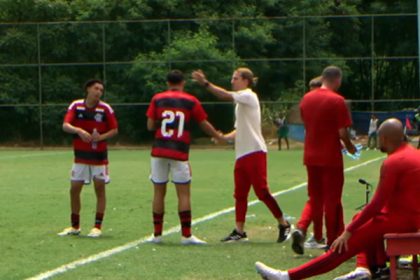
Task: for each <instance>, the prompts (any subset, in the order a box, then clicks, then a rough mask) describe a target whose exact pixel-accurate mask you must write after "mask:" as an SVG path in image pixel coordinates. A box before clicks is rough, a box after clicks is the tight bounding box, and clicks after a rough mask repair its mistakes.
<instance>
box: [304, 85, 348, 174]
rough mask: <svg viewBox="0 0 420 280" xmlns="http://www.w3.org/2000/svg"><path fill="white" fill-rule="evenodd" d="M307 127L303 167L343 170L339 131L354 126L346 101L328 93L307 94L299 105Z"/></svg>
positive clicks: (314, 91)
mask: <svg viewBox="0 0 420 280" xmlns="http://www.w3.org/2000/svg"><path fill="white" fill-rule="evenodd" d="M300 112H301V116H302V120H303V123H304V126H305V148H304V164H305V165H311V166H335V167H339V166H343V158H342V153H341V149H342V145H341V142H340V136H339V129H341V128H347V127H350V126H351V124H352V121H351V117H350V112H349V110H348V109H347V106H346V104H345V101H344V98H343V97H342V96H340V95H338V94H337V93H335V92H333V91H331V90H329V89H324V88H320V89H315V90H313V91H310V92H308V93H307V94H306V95H305V96H304V97H303V98H302V100H301V102H300Z"/></svg>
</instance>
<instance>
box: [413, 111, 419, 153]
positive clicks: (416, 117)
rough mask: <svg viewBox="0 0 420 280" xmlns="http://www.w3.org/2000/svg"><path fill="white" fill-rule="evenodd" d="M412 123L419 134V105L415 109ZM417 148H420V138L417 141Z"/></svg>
mask: <svg viewBox="0 0 420 280" xmlns="http://www.w3.org/2000/svg"><path fill="white" fill-rule="evenodd" d="M414 123H415V124H416V128H417V135H420V106H419V107H418V108H417V109H416V110H415V115H414ZM417 149H420V138H419V139H418V142H417Z"/></svg>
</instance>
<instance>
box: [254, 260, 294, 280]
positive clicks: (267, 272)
mask: <svg viewBox="0 0 420 280" xmlns="http://www.w3.org/2000/svg"><path fill="white" fill-rule="evenodd" d="M255 269H256V270H257V272H258V274H259V275H261V277H262V279H265V280H290V278H289V274H288V273H287V271H281V270H277V269H274V268H271V267H269V266H266V265H265V264H263V263H262V262H256V263H255Z"/></svg>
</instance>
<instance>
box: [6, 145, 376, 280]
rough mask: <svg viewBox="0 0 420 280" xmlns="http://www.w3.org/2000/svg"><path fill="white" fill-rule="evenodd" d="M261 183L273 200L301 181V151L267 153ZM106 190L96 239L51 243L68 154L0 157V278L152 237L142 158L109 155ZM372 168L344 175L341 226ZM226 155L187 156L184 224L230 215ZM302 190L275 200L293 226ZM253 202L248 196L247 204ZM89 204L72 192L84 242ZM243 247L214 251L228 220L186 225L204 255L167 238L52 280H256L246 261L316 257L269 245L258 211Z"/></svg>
mask: <svg viewBox="0 0 420 280" xmlns="http://www.w3.org/2000/svg"><path fill="white" fill-rule="evenodd" d="M379 156H382V155H381V154H380V153H379V152H375V151H369V152H364V154H363V158H362V159H361V160H359V161H351V160H346V167H349V166H352V165H357V164H359V163H361V162H363V161H367V160H369V159H372V158H376V157H379ZM268 159H269V165H268V166H269V183H270V188H271V190H272V192H277V191H280V190H283V189H287V188H290V187H291V186H294V185H297V184H299V183H302V182H304V181H305V180H306V172H305V169H304V167H303V165H302V151H300V150H292V151H282V152H277V151H270V153H269V158H268ZM110 161H111V165H110V172H111V179H112V182H111V184H110V185H108V186H107V197H108V208H107V212H106V215H105V221H104V235H103V237H101V238H100V239H97V240H92V239H88V238H85V237H83V236H81V237H64V238H62V237H61V238H60V237H58V236H57V235H56V233H57V232H58V231H60V230H61V229H62V228H64V227H66V226H68V223H69V197H68V191H69V180H68V178H69V170H70V167H71V162H72V153H71V151H44V152H42V151H0V178H1V180H2V183H1V188H0V196H1V201H2V203H0V213H1V219H0V236H1V238H2V241H1V245H0V250H1V252H2V266H1V267H0V279H23V278H27V277H31V276H34V275H37V274H39V273H41V272H45V271H47V270H51V269H54V268H56V267H59V266H61V265H63V264H66V263H69V262H72V261H75V260H77V259H80V258H85V257H88V256H90V255H92V254H96V253H99V252H102V251H104V250H107V249H110V248H113V247H116V246H120V245H122V244H125V243H127V242H130V241H133V240H137V239H139V238H141V237H144V236H146V235H149V234H150V233H151V232H152V223H151V198H152V186H151V183H150V182H149V180H148V174H149V151H147V150H118V151H110ZM380 163H381V161H377V162H375V163H372V164H369V165H368V166H365V167H362V168H359V169H356V170H354V171H351V172H348V173H346V185H345V192H344V196H343V203H344V208H345V216H346V220H347V221H348V220H349V219H350V218H351V217H352V215H353V214H354V213H355V210H354V209H355V207H357V206H359V205H360V204H362V203H363V202H364V195H365V192H364V187H362V186H361V185H359V184H358V183H357V180H358V178H361V177H363V178H366V179H367V180H369V181H370V182H371V183H372V184H373V185H375V184H376V182H377V178H378V172H379V166H380ZM233 164H234V153H233V151H232V150H193V151H192V152H191V165H192V168H193V186H192V204H193V218H199V217H202V216H204V215H206V214H209V213H212V212H216V211H218V210H221V209H224V208H227V207H231V206H233V197H232V190H233V176H232V173H233V171H232V169H233ZM306 198H307V197H306V189H305V188H302V189H300V190H297V191H294V192H290V193H287V194H284V195H281V196H279V197H278V201H279V203H280V206H281V207H282V209H283V211H284V212H285V213H286V214H287V215H290V216H291V217H298V216H299V215H300V211H301V210H302V207H303V204H304V202H305V201H306ZM253 199H255V196H254V194H251V196H250V200H253ZM94 208H95V196H94V193H93V190H92V187H91V186H87V187H85V189H84V190H83V193H82V213H81V226H82V230H83V234H84V235H85V234H86V233H87V232H88V231H89V229H90V228H91V226H92V224H93V220H94V212H95V211H94ZM176 209H177V208H176V196H175V191H174V188H173V187H169V189H168V194H167V199H166V216H165V224H164V228H165V229H169V228H171V227H173V226H177V225H178V217H177V211H176ZM248 216H249V217H248V220H247V232H248V235H249V237H250V240H251V241H250V242H249V243H244V244H227V245H226V244H221V243H220V242H219V240H220V238H222V237H224V236H225V235H226V234H228V233H229V232H230V231H231V230H232V228H233V225H234V213H230V214H227V215H224V216H220V217H217V218H215V219H213V220H210V221H207V222H204V223H201V224H198V225H196V226H194V229H193V231H194V234H196V235H197V236H199V237H200V238H203V239H205V240H207V241H208V242H209V245H208V246H202V247H183V246H181V245H179V240H180V235H179V233H175V234H172V235H169V236H167V237H166V238H165V239H164V240H165V244H162V245H152V244H142V245H139V246H137V247H135V248H132V249H130V250H128V251H125V252H123V253H119V254H116V255H113V256H111V257H109V258H106V259H103V260H100V261H98V262H95V263H91V264H88V265H85V266H82V267H78V268H76V269H74V270H70V271H68V272H66V273H64V274H61V275H58V276H56V277H55V279H185V280H186V279H258V277H257V275H256V273H255V270H254V262H255V261H257V260H260V261H264V262H266V263H268V264H270V265H273V266H276V267H279V268H282V269H286V268H290V267H293V266H296V265H299V264H302V263H303V262H305V261H307V260H309V259H310V258H311V257H313V256H315V255H317V254H320V252H319V251H316V250H308V251H307V253H306V254H305V256H301V257H298V256H295V255H294V254H293V253H292V251H291V249H290V243H289V242H286V243H284V244H277V243H275V242H274V241H275V239H276V234H277V232H276V228H275V223H274V219H273V218H272V217H271V215H270V213H269V212H268V210H267V209H266V207H265V206H263V205H261V204H257V205H255V206H252V207H250V208H249V209H248ZM353 265H354V263H353V262H352V261H349V262H347V263H346V264H343V265H342V266H341V267H339V268H338V269H336V270H335V271H333V272H331V273H329V274H327V275H325V276H322V277H317V279H331V278H332V277H334V276H336V275H339V274H342V273H343V272H347V271H349V270H351V269H353Z"/></svg>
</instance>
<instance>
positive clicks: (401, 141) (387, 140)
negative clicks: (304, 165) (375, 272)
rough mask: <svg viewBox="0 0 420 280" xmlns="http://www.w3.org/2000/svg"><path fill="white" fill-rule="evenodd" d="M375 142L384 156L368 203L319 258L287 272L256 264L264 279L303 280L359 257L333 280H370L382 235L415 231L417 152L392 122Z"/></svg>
mask: <svg viewBox="0 0 420 280" xmlns="http://www.w3.org/2000/svg"><path fill="white" fill-rule="evenodd" d="M378 138H379V148H380V150H381V152H384V153H386V154H388V157H387V158H386V159H385V160H384V162H383V163H382V166H381V169H380V177H379V183H378V186H377V187H376V192H375V194H374V196H373V198H372V200H371V201H370V203H369V204H368V205H367V206H365V208H364V209H363V210H362V211H361V212H360V213H359V214H357V216H356V217H355V218H354V219H353V221H352V222H351V223H350V224H349V225H348V226H347V227H346V229H345V231H344V232H343V233H342V234H341V235H340V236H339V237H338V238H337V239H336V240H335V241H334V242H333V244H332V246H331V248H330V250H329V251H328V252H326V253H325V254H323V255H320V256H318V257H316V258H314V259H312V260H310V261H309V262H307V263H305V264H303V265H301V266H298V267H296V268H292V269H289V270H288V271H280V270H276V269H273V268H271V267H268V266H266V265H264V264H263V263H261V262H257V263H256V269H257V272H258V273H260V274H261V276H262V277H263V278H264V279H268V280H289V279H292V280H294V279H306V278H309V277H313V276H316V275H319V274H323V273H326V272H328V271H331V270H333V269H334V268H336V267H337V266H339V265H340V264H342V263H343V262H345V261H346V260H348V259H350V258H351V257H353V256H354V255H356V254H359V253H361V254H365V257H363V256H362V258H359V257H358V258H357V262H358V263H357V268H356V270H355V271H353V272H351V273H349V274H347V275H343V276H340V277H338V278H336V279H337V280H338V279H340V280H347V279H348V280H350V279H371V273H370V271H369V262H368V261H367V259H371V260H375V259H376V257H375V255H376V253H377V250H378V249H380V250H381V251H382V252H383V246H384V245H383V242H384V240H383V238H384V235H385V234H387V233H409V232H417V231H418V229H420V203H418V198H419V197H420V185H419V184H418V182H419V181H420V151H419V150H417V149H415V148H413V147H412V146H410V145H409V144H408V143H407V142H406V141H405V137H404V128H403V124H402V123H401V121H399V120H397V119H394V118H392V119H388V120H386V121H384V122H383V123H382V124H381V126H380V127H379V130H378ZM381 247H382V248H381ZM359 256H360V255H359ZM375 261H376V262H377V261H378V260H375ZM382 263H384V261H383V260H382Z"/></svg>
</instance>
